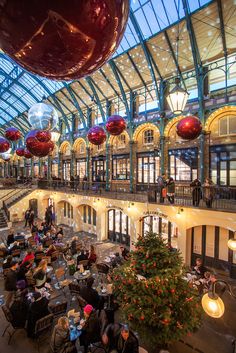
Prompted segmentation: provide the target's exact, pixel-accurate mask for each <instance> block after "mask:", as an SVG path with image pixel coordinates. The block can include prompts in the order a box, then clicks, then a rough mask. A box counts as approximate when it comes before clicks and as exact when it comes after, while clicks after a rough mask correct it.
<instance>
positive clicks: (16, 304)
mask: <svg viewBox="0 0 236 353" xmlns="http://www.w3.org/2000/svg"><path fill="white" fill-rule="evenodd" d="M28 310H29V305H28V303H27V300H26V298H25V296H24V295H17V296H16V297H15V299H14V301H13V303H12V305H11V307H10V312H11V315H12V318H13V320H12V322H13V325H14V326H15V327H18V328H25V323H26V320H27V317H28Z"/></svg>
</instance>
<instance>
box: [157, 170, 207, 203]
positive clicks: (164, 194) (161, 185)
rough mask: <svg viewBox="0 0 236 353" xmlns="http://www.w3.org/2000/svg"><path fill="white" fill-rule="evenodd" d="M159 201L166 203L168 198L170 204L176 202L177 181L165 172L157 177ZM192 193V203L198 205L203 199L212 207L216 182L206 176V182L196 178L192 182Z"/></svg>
mask: <svg viewBox="0 0 236 353" xmlns="http://www.w3.org/2000/svg"><path fill="white" fill-rule="evenodd" d="M157 185H158V190H157V191H158V194H159V202H160V203H164V202H165V199H166V198H167V200H168V202H169V203H170V204H174V203H175V193H176V187H175V181H174V179H173V178H172V177H170V178H167V177H166V175H165V174H162V175H161V176H159V177H158V178H157ZM189 186H190V188H191V193H192V205H193V206H194V207H198V206H199V204H200V201H201V199H203V201H204V202H205V204H206V207H207V208H211V207H212V203H213V200H214V183H213V181H212V180H211V179H210V178H205V181H204V183H203V184H202V183H201V181H200V180H199V179H198V178H196V179H194V180H193V182H192V183H190V185H189Z"/></svg>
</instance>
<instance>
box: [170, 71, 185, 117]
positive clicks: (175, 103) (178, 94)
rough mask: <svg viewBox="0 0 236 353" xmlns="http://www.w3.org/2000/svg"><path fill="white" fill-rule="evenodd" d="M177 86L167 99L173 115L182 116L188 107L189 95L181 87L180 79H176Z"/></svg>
mask: <svg viewBox="0 0 236 353" xmlns="http://www.w3.org/2000/svg"><path fill="white" fill-rule="evenodd" d="M175 84H176V86H175V87H174V88H173V89H172V90H171V91H170V93H169V94H168V95H167V97H166V99H167V102H168V105H169V107H170V110H171V111H172V113H173V114H181V113H182V112H183V111H184V108H185V106H186V103H187V100H188V96H189V93H188V92H187V91H186V90H185V89H183V88H182V87H180V79H179V78H176V79H175Z"/></svg>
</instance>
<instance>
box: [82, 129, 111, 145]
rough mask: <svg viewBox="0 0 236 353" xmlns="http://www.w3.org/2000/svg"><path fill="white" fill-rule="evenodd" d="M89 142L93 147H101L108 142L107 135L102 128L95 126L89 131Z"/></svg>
mask: <svg viewBox="0 0 236 353" xmlns="http://www.w3.org/2000/svg"><path fill="white" fill-rule="evenodd" d="M87 137H88V140H89V142H91V143H92V144H93V145H97V146H98V145H101V144H102V143H103V142H105V141H106V133H105V131H104V130H103V128H102V127H100V126H93V127H91V129H89V131H88V135H87Z"/></svg>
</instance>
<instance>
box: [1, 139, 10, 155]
mask: <svg viewBox="0 0 236 353" xmlns="http://www.w3.org/2000/svg"><path fill="white" fill-rule="evenodd" d="M9 148H10V143H9V141H7V140H6V139H5V138H4V137H0V153H4V152H7V151H8V150H9Z"/></svg>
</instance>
